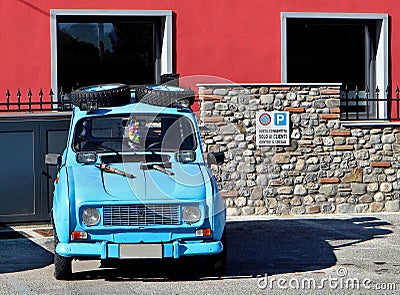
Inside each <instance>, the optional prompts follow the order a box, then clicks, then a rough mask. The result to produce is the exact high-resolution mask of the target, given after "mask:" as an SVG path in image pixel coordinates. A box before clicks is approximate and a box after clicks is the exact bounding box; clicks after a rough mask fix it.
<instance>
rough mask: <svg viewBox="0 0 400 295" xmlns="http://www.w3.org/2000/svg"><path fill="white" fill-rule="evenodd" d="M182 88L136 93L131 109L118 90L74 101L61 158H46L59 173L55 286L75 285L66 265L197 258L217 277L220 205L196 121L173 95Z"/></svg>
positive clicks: (102, 89)
mask: <svg viewBox="0 0 400 295" xmlns="http://www.w3.org/2000/svg"><path fill="white" fill-rule="evenodd" d="M179 89H180V88H179ZM179 89H176V88H174V87H165V86H158V87H153V88H152V87H145V88H141V89H140V90H137V92H138V93H139V92H141V95H142V97H141V102H137V103H131V101H132V98H133V97H134V96H132V95H131V90H130V89H129V87H128V88H127V87H126V86H124V85H119V84H112V85H99V86H92V87H86V88H82V89H79V90H78V91H76V92H75V93H73V94H72V98H73V100H74V104H75V105H76V106H75V107H74V108H73V112H72V118H71V125H70V132H69V135H68V141H67V147H66V149H65V151H64V153H63V154H62V156H61V155H55V154H48V155H46V163H47V164H49V165H58V167H59V170H58V175H57V178H56V181H55V190H54V202H53V209H52V223H53V226H54V244H55V249H54V264H55V272H54V274H55V277H56V278H57V279H68V278H70V277H71V274H72V268H71V262H72V259H101V260H105V261H107V260H108V259H164V258H175V259H178V258H180V257H183V256H195V255H204V256H205V257H206V259H205V261H206V262H207V264H208V266H209V269H210V270H212V271H213V274H214V275H222V274H223V272H224V269H225V265H226V238H225V236H226V233H225V218H226V211H225V205H224V202H223V200H222V198H221V196H220V195H219V192H218V188H217V185H216V183H215V180H214V178H213V176H212V174H211V172H210V169H209V168H208V167H207V165H206V164H205V163H206V159H205V157H204V155H203V150H202V144H201V140H200V135H199V128H198V126H197V120H196V118H195V116H194V114H193V113H192V111H191V110H190V109H189V108H187V107H185V106H184V104H185V103H186V102H187V101H185V100H182V99H176V97H174V96H173V93H175V94H176V93H177V92H179ZM127 93H129V97H127V96H128V94H127ZM182 93H183V92H182ZM164 94H165V95H164ZM166 100H167V101H168V102H167V103H166ZM189 100H190V99H189ZM142 101H144V102H147V103H143V102H142ZM149 101H151V103H152V104H149ZM155 104H158V105H155ZM162 104H164V106H160V105H162ZM212 158H213V159H214V160H215V159H216V157H212ZM217 158H218V157H217ZM214 162H215V161H214Z"/></svg>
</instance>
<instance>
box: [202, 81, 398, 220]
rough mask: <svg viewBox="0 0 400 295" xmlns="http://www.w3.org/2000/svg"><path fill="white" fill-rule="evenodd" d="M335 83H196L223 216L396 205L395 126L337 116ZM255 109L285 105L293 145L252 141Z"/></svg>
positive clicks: (390, 207)
mask: <svg viewBox="0 0 400 295" xmlns="http://www.w3.org/2000/svg"><path fill="white" fill-rule="evenodd" d="M339 89H340V86H339V85H326V86H324V85H319V86H316V85H304V86H299V85H289V84H281V85H247V86H246V85H243V86H238V85H199V101H200V121H201V123H202V124H203V128H202V138H203V145H204V151H206V152H224V154H225V162H224V163H223V164H221V165H218V166H217V165H213V166H212V170H213V173H214V175H215V176H216V179H217V181H218V184H219V186H220V188H221V193H222V195H223V197H224V198H225V202H226V205H227V208H228V215H250V214H279V215H281V214H312V213H364V212H380V211H386V212H395V211H399V209H400V208H399V207H400V206H399V205H400V203H399V196H400V170H399V169H398V168H399V167H400V126H399V127H396V125H395V124H392V126H390V125H388V124H386V125H379V124H375V126H373V125H371V124H369V125H367V124H368V123H365V124H358V125H357V127H355V126H353V127H349V126H347V125H346V126H347V127H345V126H343V124H342V122H341V121H340V90H339ZM258 110H265V111H273V110H280V111H288V112H290V117H291V146H287V147H281V146H273V147H257V145H256V141H255V140H256V138H255V133H256V128H255V117H256V112H257V111H258Z"/></svg>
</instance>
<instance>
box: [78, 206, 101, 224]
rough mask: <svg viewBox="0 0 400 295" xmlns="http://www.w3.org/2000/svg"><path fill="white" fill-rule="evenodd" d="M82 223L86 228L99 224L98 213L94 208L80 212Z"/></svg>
mask: <svg viewBox="0 0 400 295" xmlns="http://www.w3.org/2000/svg"><path fill="white" fill-rule="evenodd" d="M82 221H83V223H84V224H86V225H87V226H93V225H97V224H99V222H100V212H99V210H97V209H96V208H86V209H85V210H83V212H82Z"/></svg>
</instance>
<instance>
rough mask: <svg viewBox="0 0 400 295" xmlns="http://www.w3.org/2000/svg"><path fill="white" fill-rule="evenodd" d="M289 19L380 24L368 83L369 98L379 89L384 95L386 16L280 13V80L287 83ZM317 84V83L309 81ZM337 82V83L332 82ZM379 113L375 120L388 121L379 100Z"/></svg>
mask: <svg viewBox="0 0 400 295" xmlns="http://www.w3.org/2000/svg"><path fill="white" fill-rule="evenodd" d="M290 18H298V19H313V18H314V19H338V20H340V19H349V20H360V21H361V20H363V21H365V20H368V21H375V22H376V23H377V24H378V22H380V28H381V30H380V32H379V38H378V40H379V42H378V47H377V52H376V60H375V65H374V66H375V71H373V73H371V75H370V77H369V79H368V80H369V82H370V83H374V84H375V85H373V86H369V88H370V97H373V98H375V97H376V93H375V89H376V87H378V88H379V89H380V96H381V97H380V98H382V95H383V94H384V92H385V91H384V90H385V89H386V88H387V86H388V85H389V58H388V57H389V16H388V14H379V13H320V12H282V13H281V80H282V83H287V82H288V81H287V65H288V64H287V20H288V19H290ZM310 82H318V81H310ZM332 82H337V81H332ZM378 103H379V107H376V106H374V107H376V109H378V110H379V112H378V113H377V114H376V117H377V119H384V118H388V119H390V116H391V114H388V112H387V107H386V106H387V104H386V102H385V101H383V99H382V101H381V100H380V101H379V102H378Z"/></svg>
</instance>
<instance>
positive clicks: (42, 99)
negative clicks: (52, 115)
mask: <svg viewBox="0 0 400 295" xmlns="http://www.w3.org/2000/svg"><path fill="white" fill-rule="evenodd" d="M70 110H72V101H71V99H70V95H68V94H66V93H65V92H64V91H63V90H62V89H61V91H60V93H58V95H57V96H55V94H54V92H53V90H52V89H50V91H49V92H48V94H45V93H44V92H43V90H42V89H40V91H39V92H38V94H37V95H36V96H35V95H34V94H33V92H32V91H31V89H29V90H28V92H27V94H26V95H23V93H22V92H21V90H20V89H18V91H17V92H16V93H15V95H13V94H12V93H11V92H10V90H8V89H7V91H6V93H5V100H3V99H1V98H0V112H3V113H4V112H29V113H31V112H43V111H70Z"/></svg>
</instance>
